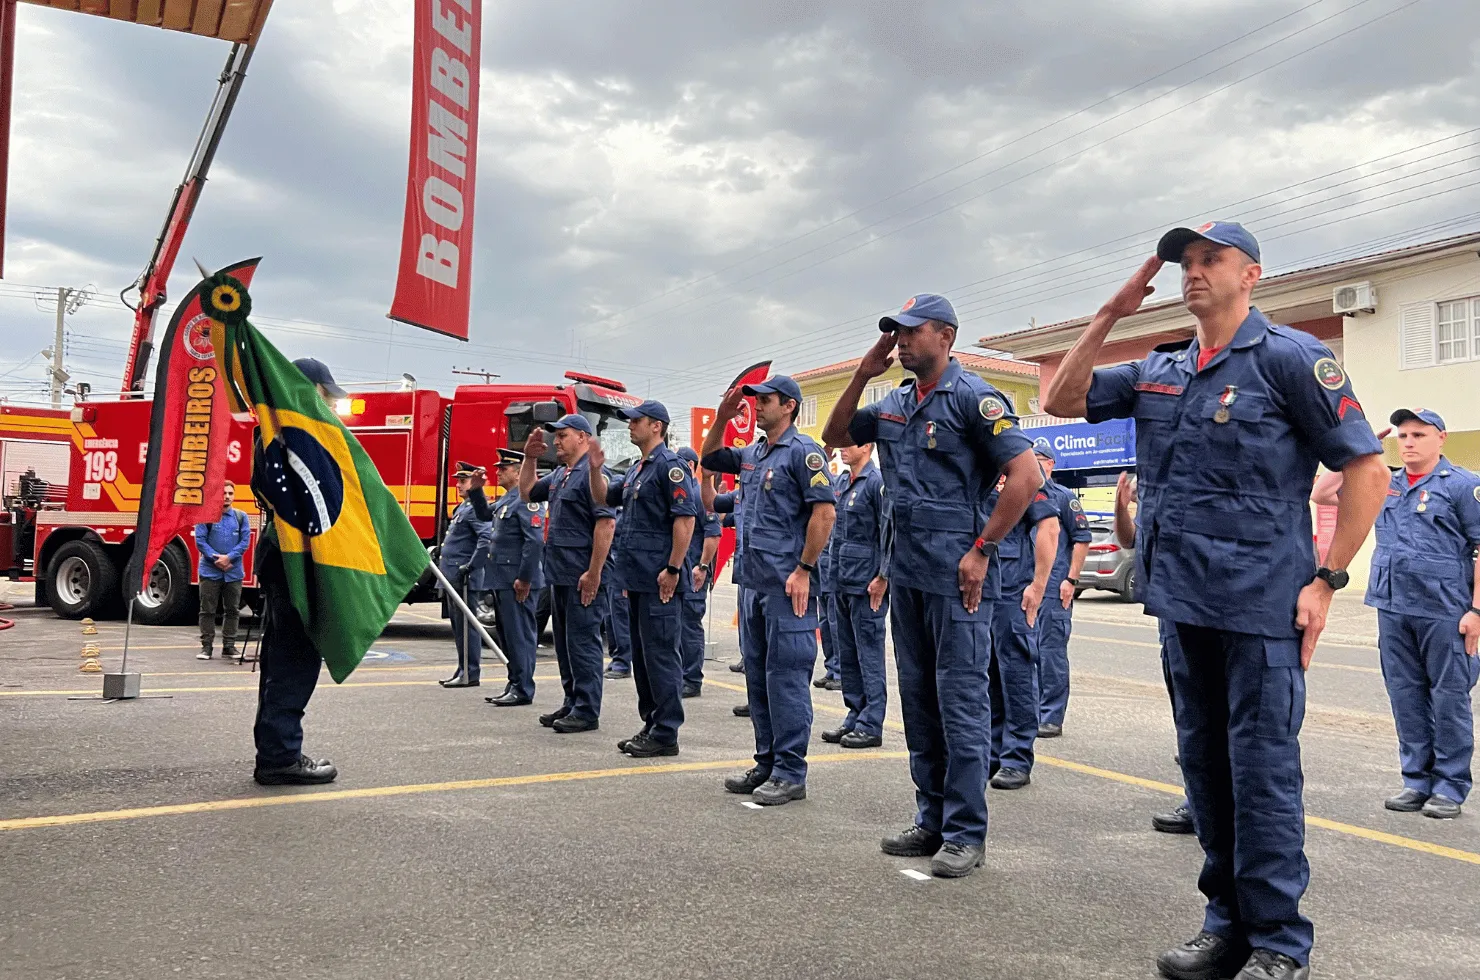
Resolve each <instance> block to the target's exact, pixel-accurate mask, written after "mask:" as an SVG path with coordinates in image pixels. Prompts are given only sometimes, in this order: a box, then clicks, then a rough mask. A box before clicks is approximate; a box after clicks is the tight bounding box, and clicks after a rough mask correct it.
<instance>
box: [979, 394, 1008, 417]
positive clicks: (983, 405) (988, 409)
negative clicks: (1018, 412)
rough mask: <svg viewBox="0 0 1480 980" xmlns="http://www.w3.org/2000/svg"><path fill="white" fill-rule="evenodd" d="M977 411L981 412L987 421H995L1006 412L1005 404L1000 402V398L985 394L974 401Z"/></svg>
mask: <svg viewBox="0 0 1480 980" xmlns="http://www.w3.org/2000/svg"><path fill="white" fill-rule="evenodd" d="M976 408H977V411H979V412H981V413H982V418H984V419H986V420H987V421H988V422H995V421H997V420H998V419H1000V418H1001V417H1002V416H1004V415H1006V414H1007V406H1006V405H1004V404H1002V399H1000V398H994V397H993V396H991V395H988V396H986V397H985V398H983V399H982V400H981V401H979V402H977V403H976Z"/></svg>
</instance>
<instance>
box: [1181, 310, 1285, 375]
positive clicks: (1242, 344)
mask: <svg viewBox="0 0 1480 980" xmlns="http://www.w3.org/2000/svg"><path fill="white" fill-rule="evenodd" d="M1273 325H1274V324H1273V323H1271V322H1270V319H1269V317H1267V316H1265V315H1264V314H1263V313H1260V312H1259V308H1258V307H1257V306H1251V307H1249V315H1248V316H1246V317H1244V322H1243V323H1240V324H1239V325H1238V330H1236V331H1235V332H1234V334H1233V339H1232V340H1230V341H1229V342H1228V343H1227V344H1225V345H1223V349H1222V350H1220V351H1218V353H1216V354H1214V355H1213V359H1212V360H1210V361H1208V367H1207V368H1203V370H1204V371H1206V370H1207V369H1208V368H1211V367H1212V366H1213V365H1214V364H1218V363H1221V362H1222V361H1223V359H1224V358H1226V357H1227V356H1228V352H1229V351H1231V350H1245V349H1246V348H1249V347H1253V346H1254V345H1256V344H1262V343H1264V338H1265V337H1267V336H1268V335H1269V328H1270V327H1272V326H1273ZM1201 350H1202V344H1201V342H1199V341H1198V339H1197V335H1196V334H1193V337H1192V342H1191V343H1190V344H1188V346H1187V349H1186V350H1184V351H1180V352H1178V353H1176V354H1173V355H1172V360H1174V361H1177V362H1178V363H1179V364H1180V365H1181V367H1182V370H1183V371H1185V372H1186V373H1188V374H1197V373H1198V372H1197V355H1198V353H1199V352H1200V351H1201Z"/></svg>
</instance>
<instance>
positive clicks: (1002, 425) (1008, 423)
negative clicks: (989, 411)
mask: <svg viewBox="0 0 1480 980" xmlns="http://www.w3.org/2000/svg"><path fill="white" fill-rule="evenodd" d="M1010 428H1012V419H999V420H998V421H997V422H996V424H994V425H993V426H992V435H994V436H1000V435H1001V434H1002V433H1004V432H1006V431H1007V430H1008V429H1010Z"/></svg>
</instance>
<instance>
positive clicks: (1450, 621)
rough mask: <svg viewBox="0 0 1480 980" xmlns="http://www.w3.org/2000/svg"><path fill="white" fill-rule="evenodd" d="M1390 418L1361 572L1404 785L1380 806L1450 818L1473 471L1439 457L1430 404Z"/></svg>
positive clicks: (1470, 608) (1477, 624) (1472, 548)
mask: <svg viewBox="0 0 1480 980" xmlns="http://www.w3.org/2000/svg"><path fill="white" fill-rule="evenodd" d="M1392 424H1393V425H1395V426H1397V429H1398V449H1399V452H1400V454H1401V455H1402V457H1403V468H1402V469H1401V470H1399V471H1398V472H1396V473H1394V474H1393V476H1392V482H1391V483H1390V484H1389V485H1388V490H1387V503H1386V504H1385V505H1384V506H1383V508H1382V513H1381V514H1380V515H1379V516H1378V518H1377V550H1376V551H1375V552H1374V553H1373V555H1372V576H1371V578H1369V579H1368V581H1367V605H1369V606H1373V607H1375V608H1376V609H1377V645H1378V648H1379V650H1380V652H1381V656H1382V679H1383V683H1384V684H1386V685H1387V692H1388V700H1389V701H1391V702H1392V705H1393V721H1394V722H1395V723H1396V725H1397V729H1398V761H1399V763H1400V764H1401V767H1402V771H1403V791H1402V792H1400V793H1399V794H1398V795H1397V796H1394V797H1392V798H1391V799H1389V800H1388V801H1387V802H1386V803H1385V804H1384V805H1385V806H1386V807H1387V808H1388V809H1389V810H1397V811H1400V812H1413V811H1417V810H1422V812H1423V814H1424V816H1426V817H1434V818H1436V819H1449V818H1453V817H1457V816H1459V815H1460V806H1461V805H1462V804H1463V803H1464V802H1465V797H1466V796H1468V795H1469V792H1470V787H1471V785H1472V784H1473V777H1472V775H1471V772H1470V760H1471V757H1472V756H1473V755H1474V753H1475V721H1474V716H1473V714H1472V713H1471V708H1470V691H1471V690H1472V689H1473V688H1474V686H1475V680H1476V677H1477V676H1480V657H1477V656H1476V644H1477V641H1480V595H1477V594H1476V581H1477V579H1480V576H1477V574H1476V571H1477V559H1476V549H1477V548H1480V477H1477V476H1476V475H1475V474H1474V473H1471V472H1470V471H1469V470H1467V469H1464V468H1463V467H1460V466H1455V465H1454V464H1453V463H1451V462H1450V461H1449V460H1448V459H1446V458H1445V457H1444V455H1443V450H1444V441H1445V439H1446V438H1447V436H1448V433H1447V430H1446V429H1445V428H1444V419H1442V418H1441V417H1440V416H1439V414H1438V413H1437V412H1431V411H1428V410H1427V409H1422V408H1419V409H1407V408H1400V409H1398V410H1397V411H1396V412H1394V413H1393V416H1392Z"/></svg>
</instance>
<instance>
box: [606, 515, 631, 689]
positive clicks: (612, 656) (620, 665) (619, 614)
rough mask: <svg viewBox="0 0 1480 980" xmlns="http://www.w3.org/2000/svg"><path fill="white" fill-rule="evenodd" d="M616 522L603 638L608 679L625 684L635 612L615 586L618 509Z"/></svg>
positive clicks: (609, 559) (608, 564) (608, 562)
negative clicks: (633, 613) (633, 612)
mask: <svg viewBox="0 0 1480 980" xmlns="http://www.w3.org/2000/svg"><path fill="white" fill-rule="evenodd" d="M616 514H617V519H616V523H615V524H614V525H612V547H611V550H610V551H608V552H607V553H606V566H605V568H604V569H603V570H602V579H601V581H602V586H601V598H600V600H598V601H600V602H601V603H602V612H601V617H602V618H601V638H602V640H603V641H604V642H605V643H606V655H607V657H608V660H607V665H606V677H607V679H608V680H614V681H624V680H627V679H628V678H629V677H631V676H632V611H631V608H630V606H629V604H628V602H627V597H626V596H624V595H622V590H621V589H620V588H618V587H617V586H616V585H615V582H616V567H617V559H618V557H619V556H618V554H617V541H618V539H619V538H620V537H621V535H622V508H620V507H618V508H616Z"/></svg>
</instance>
